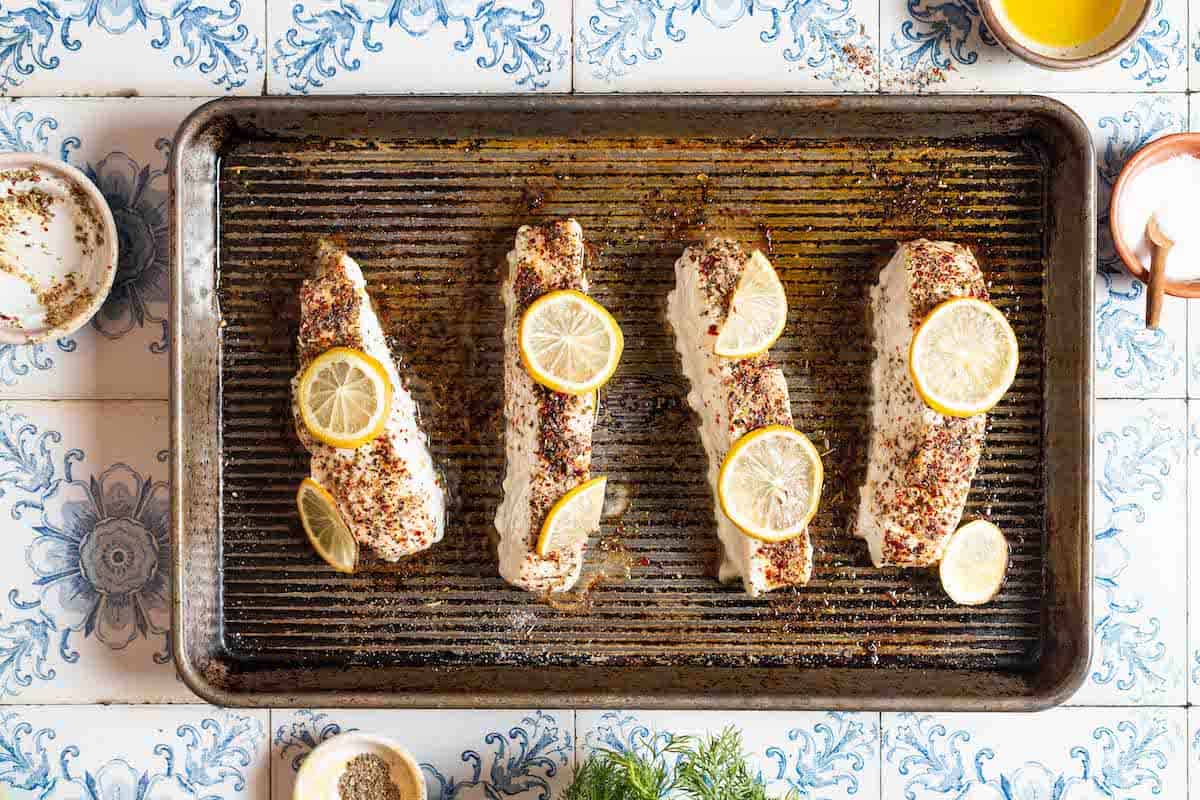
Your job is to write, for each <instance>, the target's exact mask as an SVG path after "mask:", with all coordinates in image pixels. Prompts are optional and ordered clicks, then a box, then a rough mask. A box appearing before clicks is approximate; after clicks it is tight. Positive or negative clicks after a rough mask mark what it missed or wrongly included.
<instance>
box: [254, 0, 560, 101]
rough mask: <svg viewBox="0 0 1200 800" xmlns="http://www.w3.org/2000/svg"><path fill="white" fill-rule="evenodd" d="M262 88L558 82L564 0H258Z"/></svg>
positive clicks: (427, 89)
mask: <svg viewBox="0 0 1200 800" xmlns="http://www.w3.org/2000/svg"><path fill="white" fill-rule="evenodd" d="M267 19H268V25H269V28H270V30H271V39H272V41H271V48H270V53H269V56H268V57H269V59H270V62H271V69H270V74H269V75H268V77H267V87H268V91H269V92H270V93H271V94H316V93H331V92H332V93H397V94H403V93H433V92H462V93H471V92H520V91H546V92H567V91H570V89H571V4H570V0H436V2H429V0H361V1H360V0H268V4H267Z"/></svg>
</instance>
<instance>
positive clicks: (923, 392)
mask: <svg viewBox="0 0 1200 800" xmlns="http://www.w3.org/2000/svg"><path fill="white" fill-rule="evenodd" d="M959 303H970V304H972V305H976V306H978V307H982V308H985V309H986V310H987V313H988V314H989V315H990V316H993V317H995V318H996V319H998V320H1001V321H1002V322H1003V323H1004V331H1005V333H1006V335H1007V338H1008V340H1009V342H1010V343H1011V345H1012V349H1013V353H1014V354H1016V357H1015V358H1013V361H1012V367H1011V369H1010V370H1009V372H1008V374H1007V375H1006V376H1005V380H1004V381H1003V382H1002V384H1003V388H1001V389H997V390H995V391H993V392H992V393H991V394H989V395H988V396H987V397H986V398H985V399H984V400H983V401H981V402H980V403H977V404H976V405H974V406H956V405H951V404H947V403H945V402H942V401H941V400H939V399H938V398H937V396H936V395H935V394H934V393H932V392H930V391H929V387H927V386H925V385H924V383H922V381H921V380H920V379H919V378H918V376H917V370H916V369H914V367H913V361H914V354H915V353H916V349H917V342H918V341H919V339H920V336H921V331H922V329H923V328H924V327H925V326H926V325H927V324H929V322H930V321H931V320H932V319H933V318H934V316H935V315H937V314H940V313H943V312H944V311H945V309H946V307H947V306H951V305H956V304H959ZM1020 353H1021V349H1020V344H1019V342H1018V341H1017V335H1016V332H1015V331H1014V330H1013V329H1012V325H1011V324H1010V323H1009V321H1008V317H1006V316H1005V315H1004V312H1003V311H1001V310H1000V309H998V308H996V306H994V305H993V304H991V303H989V302H988V301H986V300H981V299H979V298H978V297H951V298H949V299H947V300H943V301H942V302H940V303H938V304H937V305H936V306H934V307H933V310H932V311H930V312H929V313H928V314H926V315H925V319H923V320H921V324H920V325H918V326H917V329H916V331H914V332H913V337H912V341H911V342H909V345H908V377H909V379H910V380H911V381H912V383H913V389H914V390H915V391H916V393H917V396H918V397H920V398H921V402H922V403H924V404H925V405H927V406H929V407H930V408H931V409H933V410H934V411H936V412H937V413H939V414H941V415H943V416H946V417H957V418H959V419H969V418H970V417H977V416H979V415H980V414H986V413H988V412H989V411H991V410H992V409H993V408H995V407H996V406H997V405H999V403H1000V401H1001V400H1003V399H1004V395H1006V394H1008V391H1009V389H1011V388H1012V384H1013V381H1014V380H1016V376H1017V369H1018V366H1019V363H1020Z"/></svg>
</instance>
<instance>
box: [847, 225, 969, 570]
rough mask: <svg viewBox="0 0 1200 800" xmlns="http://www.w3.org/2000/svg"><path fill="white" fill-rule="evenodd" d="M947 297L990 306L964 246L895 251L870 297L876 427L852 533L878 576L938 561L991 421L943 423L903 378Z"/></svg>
mask: <svg viewBox="0 0 1200 800" xmlns="http://www.w3.org/2000/svg"><path fill="white" fill-rule="evenodd" d="M952 297H977V298H980V299H982V300H986V299H988V292H987V286H986V284H985V282H984V279H983V274H982V273H981V272H980V270H979V265H978V264H977V263H976V262H975V257H974V256H973V255H972V254H971V251H970V250H968V249H967V248H965V247H963V246H961V245H957V244H953V243H951V242H930V241H926V240H924V239H922V240H919V241H915V242H907V243H905V244H901V245H900V248H899V249H898V250H897V251H896V255H895V256H894V257H893V258H892V260H891V261H890V262H889V263H888V265H887V266H886V267H885V268H884V269H883V272H882V273H881V274H880V276H879V283H878V284H877V285H876V286H875V287H873V288H872V290H871V312H872V315H873V321H874V326H875V342H874V343H875V362H874V365H873V366H872V369H871V386H872V427H871V441H870V451H869V453H868V463H867V478H866V483H865V484H864V485H863V487H862V492H861V499H860V503H859V507H858V518H857V521H856V524H855V533H856V535H858V536H860V537H862V538H863V539H866V540H867V544H868V546H869V547H870V550H871V560H872V561H873V562H875V566H877V567H878V566H884V565H894V566H904V567H922V566H929V565H931V564H936V563H938V562H939V561H941V558H942V552H943V550H944V549H945V546H946V541H947V539H948V538H949V536H950V534H951V533H953V532H954V529H955V528H956V527H958V523H959V520H960V519H961V518H962V513H963V508H964V506H965V505H966V502H967V495H968V493H969V492H970V490H971V481H972V479H973V478H974V476H975V469H976V467H977V466H978V465H979V455H980V452H981V451H982V449H983V438H984V428H985V427H986V425H987V415H986V414H980V415H978V416H975V417H970V418H967V419H960V418H957V417H946V416H943V415H941V414H939V413H938V412H936V411H934V410H933V409H931V408H929V407H928V406H926V405H925V403H924V402H922V401H921V398H920V396H918V395H917V392H916V389H915V388H913V382H912V378H911V377H910V376H909V373H908V348H909V344H910V343H911V342H912V337H913V333H914V332H915V331H916V329H917V327H918V326H919V325H920V324H921V321H922V320H923V319H924V318H925V316H926V315H927V314H928V313H929V312H930V311H932V310H933V308H934V306H936V305H937V304H938V303H940V302H942V301H943V300H948V299H950V298H952Z"/></svg>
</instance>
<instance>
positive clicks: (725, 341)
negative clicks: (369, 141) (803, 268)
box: [715, 250, 787, 358]
mask: <svg viewBox="0 0 1200 800" xmlns="http://www.w3.org/2000/svg"><path fill="white" fill-rule="evenodd" d="M786 324H787V294H786V293H785V292H784V290H783V283H781V282H780V280H779V276H778V275H776V274H775V268H774V267H772V266H771V262H770V261H768V260H767V257H766V256H764V255H763V254H762V253H760V252H759V251H757V250H755V251H754V252H753V253H751V254H750V260H749V261H748V262H747V263H746V268H745V270H743V272H742V277H741V278H740V279H738V284H737V288H736V289H734V290H733V297H732V298H730V301H729V314H728V316H726V317H725V323H724V324H723V325H721V331H720V333H718V334H717V344H716V348H715V349H716V353H717V355H719V356H722V357H724V358H749V357H750V356H756V355H758V354H759V353H765V352H766V351H767V350H768V349H770V347H771V345H773V344H775V340H776V339H778V338H779V337H780V335H781V334H782V333H783V326H784V325H786Z"/></svg>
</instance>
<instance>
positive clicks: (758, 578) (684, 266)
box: [667, 238, 813, 596]
mask: <svg viewBox="0 0 1200 800" xmlns="http://www.w3.org/2000/svg"><path fill="white" fill-rule="evenodd" d="M749 260H750V255H749V254H748V253H746V252H745V251H744V250H743V249H742V248H741V246H740V245H739V244H738V243H737V242H736V241H733V240H730V239H720V238H714V239H711V240H709V241H707V242H705V243H704V244H701V245H693V246H691V247H689V248H687V249H686V250H685V251H684V252H683V256H682V257H681V258H680V259H679V260H678V261H677V262H675V290H674V291H673V292H671V293H670V295H669V296H668V297H667V315H668V319H669V321H670V323H671V327H672V328H673V329H674V332H675V348H676V350H678V351H679V355H680V358H681V359H682V361H683V372H684V375H686V376H687V379H688V380H689V381H690V382H691V391H690V392H688V403H689V404H690V405H691V407H692V409H693V410H694V411H695V412H696V413H697V414H698V415H699V416H700V439H701V441H702V442H703V443H704V451H705V453H706V454H707V455H708V483H709V486H710V488H711V489H712V491H713V501H714V504H715V505H716V495H717V476H718V474H719V473H720V470H721V463H722V462H723V461H724V460H725V455H726V454H727V453H728V452H729V448H730V447H732V446H733V444H734V443H735V442H736V441H737V440H738V439H740V438H741V437H742V436H744V435H745V434H747V433H749V432H750V431H753V430H755V429H757V428H762V427H764V426H766V425H787V426H791V424H792V409H791V401H790V400H789V398H788V387H787V381H786V380H785V378H784V376H783V371H782V370H780V369H779V367H777V366H776V365H775V364H774V363H773V362H772V361H771V358H770V355H769V354H766V353H764V354H762V355H758V356H753V357H750V358H743V359H729V358H722V357H720V356H718V355H717V354H716V351H715V346H716V341H717V333H718V332H719V331H720V329H721V324H722V323H723V322H724V321H725V317H726V315H727V313H728V311H729V302H730V299H731V298H732V296H733V292H734V289H735V288H736V287H737V283H738V279H739V278H740V277H741V275H742V271H743V270H744V269H745V267H746V264H747V263H748V261H749ZM716 518H717V536H718V537H719V538H720V540H721V546H722V550H723V557H722V559H721V567H720V573H719V577H720V579H721V580H722V581H732V580H736V579H737V578H739V577H740V578H741V579H742V584H743V586H744V587H745V589H746V591H747V592H748V593H749V594H751V595H753V596H758V595H760V594H762V593H763V592H769V591H771V590H773V589H779V588H781V587H785V586H795V585H803V584H806V583H808V579H809V578H810V577H811V575H812V560H813V555H812V543H811V541H810V540H809V537H808V532H807V531H805V532H804V533H802V534H801V535H799V536H796V537H795V538H792V539H788V540H787V541H784V542H778V543H775V544H768V543H766V542H761V541H759V540H757V539H753V538H751V537H749V536H747V535H746V534H744V533H742V531H741V530H740V529H739V528H738V527H737V526H736V525H734V524H733V523H732V522H731V521H730V520H729V518H728V517H726V516H725V514H724V512H722V511H721V508H720V506H719V505H716Z"/></svg>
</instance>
